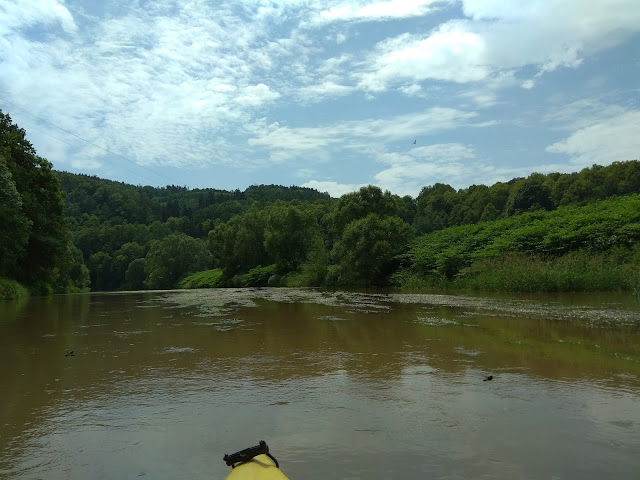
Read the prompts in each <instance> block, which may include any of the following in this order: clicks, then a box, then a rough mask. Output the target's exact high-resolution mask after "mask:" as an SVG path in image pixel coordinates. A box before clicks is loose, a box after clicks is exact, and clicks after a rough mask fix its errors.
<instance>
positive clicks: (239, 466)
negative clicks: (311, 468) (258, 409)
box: [224, 440, 289, 480]
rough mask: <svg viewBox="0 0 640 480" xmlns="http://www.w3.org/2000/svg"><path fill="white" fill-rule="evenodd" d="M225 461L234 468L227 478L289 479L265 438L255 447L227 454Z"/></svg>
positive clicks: (236, 479) (232, 479)
mask: <svg viewBox="0 0 640 480" xmlns="http://www.w3.org/2000/svg"><path fill="white" fill-rule="evenodd" d="M224 461H225V462H226V463H227V465H229V466H230V467H231V468H233V470H231V473H230V474H229V475H227V480H289V479H288V478H287V477H286V476H285V474H284V473H282V472H281V471H280V465H279V464H278V461H277V460H276V459H275V457H274V456H273V455H271V454H270V453H269V447H268V446H267V444H266V442H265V441H264V440H261V441H260V443H259V444H258V445H256V446H255V447H249V448H245V449H244V450H240V451H239V452H236V453H234V454H232V455H225V456H224Z"/></svg>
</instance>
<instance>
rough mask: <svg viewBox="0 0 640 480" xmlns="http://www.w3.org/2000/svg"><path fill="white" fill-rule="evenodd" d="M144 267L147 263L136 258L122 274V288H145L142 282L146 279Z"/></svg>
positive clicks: (142, 259)
mask: <svg viewBox="0 0 640 480" xmlns="http://www.w3.org/2000/svg"><path fill="white" fill-rule="evenodd" d="M146 266H147V261H146V260H145V259H144V258H136V259H135V260H134V261H132V262H131V263H130V264H129V267H128V268H127V271H126V272H125V274H124V280H125V282H124V285H123V287H124V288H125V289H129V290H141V289H143V288H144V287H145V284H144V281H145V280H146V278H147V273H146V271H145V270H146Z"/></svg>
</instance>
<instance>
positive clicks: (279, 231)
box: [264, 204, 320, 272]
mask: <svg viewBox="0 0 640 480" xmlns="http://www.w3.org/2000/svg"><path fill="white" fill-rule="evenodd" d="M319 235H320V232H319V227H318V223H317V221H316V219H315V217H314V216H313V214H312V212H310V211H308V210H302V209H301V208H298V207H296V206H293V205H286V204H278V205H276V206H274V207H272V208H270V209H269V214H268V217H267V223H266V226H265V231H264V246H265V249H266V253H267V254H268V255H269V257H270V258H273V259H274V260H275V263H276V265H277V267H278V270H279V271H281V272H286V271H290V270H296V269H297V268H298V266H299V265H300V264H301V263H302V262H304V261H305V260H306V259H307V255H308V253H309V251H310V250H311V247H312V245H313V243H314V241H315V240H316V239H317V238H318V236H319Z"/></svg>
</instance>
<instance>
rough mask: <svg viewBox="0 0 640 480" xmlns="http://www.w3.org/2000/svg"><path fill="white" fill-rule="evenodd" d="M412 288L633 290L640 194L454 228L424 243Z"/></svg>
mask: <svg viewBox="0 0 640 480" xmlns="http://www.w3.org/2000/svg"><path fill="white" fill-rule="evenodd" d="M410 256H411V257H412V262H411V272H405V273H404V274H399V275H398V276H397V277H396V280H397V281H398V282H399V283H400V284H401V285H405V286H413V287H416V286H418V285H423V286H438V287H460V288H473V289H482V290H505V291H589V290H629V291H630V290H633V288H635V286H636V285H638V283H640V195H630V196H626V197H614V198H611V199H608V200H602V201H599V202H595V203H591V204H588V205H586V206H583V207H562V208H559V209H557V210H555V211H553V212H547V211H536V212H531V213H527V214H523V215H518V216H513V217H509V218H505V219H502V220H496V221H493V222H484V223H479V224H475V225H465V226H461V227H453V228H449V229H445V230H441V231H438V232H433V233H431V234H428V235H425V236H423V237H421V238H419V239H417V240H416V241H415V242H414V244H413V246H412V249H411V252H410Z"/></svg>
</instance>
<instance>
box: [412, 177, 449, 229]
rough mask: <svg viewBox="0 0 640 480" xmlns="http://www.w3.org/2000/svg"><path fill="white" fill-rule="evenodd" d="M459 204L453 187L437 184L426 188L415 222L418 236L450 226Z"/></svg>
mask: <svg viewBox="0 0 640 480" xmlns="http://www.w3.org/2000/svg"><path fill="white" fill-rule="evenodd" d="M457 203H458V196H457V193H456V191H455V189H454V188H453V187H451V186H450V185H446V184H443V183H436V184H435V185H433V186H430V187H424V188H423V189H422V190H421V191H420V194H419V195H418V199H417V204H418V206H417V211H416V216H415V220H414V225H415V229H416V232H417V234H418V235H422V234H424V233H429V232H433V231H436V230H442V229H443V228H446V227H447V226H448V225H449V215H450V214H451V211H452V210H453V207H454V206H455V205H456V204H457Z"/></svg>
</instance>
